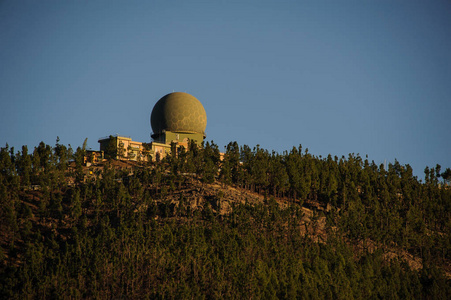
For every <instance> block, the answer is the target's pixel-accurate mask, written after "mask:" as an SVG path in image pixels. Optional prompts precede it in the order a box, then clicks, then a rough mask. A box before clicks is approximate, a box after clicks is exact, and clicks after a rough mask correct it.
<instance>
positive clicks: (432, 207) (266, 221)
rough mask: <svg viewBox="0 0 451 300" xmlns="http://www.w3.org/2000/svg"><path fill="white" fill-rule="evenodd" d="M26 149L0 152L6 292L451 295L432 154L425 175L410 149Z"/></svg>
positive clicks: (441, 192) (0, 283)
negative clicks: (111, 156) (387, 156)
mask: <svg viewBox="0 0 451 300" xmlns="http://www.w3.org/2000/svg"><path fill="white" fill-rule="evenodd" d="M25 150H26V149H22V152H21V153H20V152H18V153H14V151H10V150H9V149H6V148H2V151H1V153H0V154H1V156H0V174H1V177H0V183H1V185H0V198H1V201H2V203H1V204H2V205H1V218H0V221H1V222H0V229H1V230H0V232H1V236H0V245H1V250H2V252H1V253H0V254H1V257H2V262H3V263H2V266H1V280H0V294H1V295H2V296H4V297H9V298H23V297H26V296H27V297H30V296H32V297H38V298H46V297H64V298H68V297H74V298H112V297H132V298H133V297H139V298H143V297H145V296H147V297H150V298H192V297H195V298H199V297H208V298H242V297H245V298H250V297H256V298H262V297H265V298H271V297H278V298H296V297H301V298H306V297H307V298H364V297H365V298H366V297H382V298H417V297H419V298H434V299H438V298H442V299H446V298H448V297H449V296H450V292H451V291H450V271H451V270H450V257H449V253H451V252H450V251H449V250H450V244H449V241H450V236H449V232H451V231H450V230H449V229H450V226H451V222H450V221H449V220H450V216H449V214H450V209H449V208H450V207H451V197H450V193H451V191H450V189H448V188H447V187H446V185H444V184H446V180H447V179H446V178H448V177H446V174H445V172H446V171H445V172H444V173H441V172H440V171H439V170H437V169H439V168H438V167H436V168H434V169H431V170H430V169H428V170H427V174H426V182H425V183H422V182H420V181H418V180H417V179H416V178H415V177H413V176H412V172H411V169H409V166H408V165H407V166H401V165H399V164H397V163H396V162H395V164H393V165H391V166H390V167H389V169H388V171H385V169H383V168H382V167H378V166H375V165H374V163H370V162H368V161H367V160H362V159H361V158H360V157H359V156H355V155H350V156H349V157H348V158H341V159H338V158H332V157H327V158H320V157H315V156H313V155H311V154H309V153H308V152H307V151H305V152H302V151H301V148H300V147H299V148H293V150H292V151H291V152H290V153H285V154H283V155H279V154H276V153H274V152H273V153H269V152H267V151H266V150H263V149H260V148H258V147H256V148H254V149H253V150H250V148H249V147H247V146H243V147H238V146H237V145H236V143H231V144H229V146H228V149H227V152H226V154H225V156H224V160H222V161H221V160H220V159H219V151H217V147H216V146H215V145H214V144H209V143H207V144H206V145H205V147H204V148H201V149H198V148H195V149H192V151H187V152H181V153H178V155H177V156H168V157H167V158H165V159H164V160H163V161H161V162H156V163H147V162H146V163H139V162H131V161H121V160H106V161H103V162H101V163H98V164H92V165H90V166H89V167H88V166H86V165H85V164H84V161H83V159H82V158H83V150H82V149H78V150H77V151H76V152H75V153H74V154H70V155H66V154H67V153H66V154H64V151H62V148H61V145H60V146H59V147H58V145H57V147H50V146H47V145H39V146H38V147H37V148H35V151H34V152H33V154H28V153H27V152H26V151H25ZM63 150H64V149H63ZM69 152H70V151H69ZM70 157H73V158H74V160H72V161H71V160H70V159H69V158H70ZM442 174H445V176H442V177H440V176H441V175H442ZM437 175H440V176H437ZM440 178H443V182H441V181H439V179H440Z"/></svg>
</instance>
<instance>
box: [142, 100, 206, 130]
mask: <svg viewBox="0 0 451 300" xmlns="http://www.w3.org/2000/svg"><path fill="white" fill-rule="evenodd" d="M150 124H151V126H152V130H153V132H154V133H155V134H158V133H161V132H163V131H164V130H166V131H173V132H186V133H202V134H205V128H206V127H207V113H206V112H205V109H204V107H203V106H202V103H200V101H199V100H197V99H196V98H195V97H193V96H191V95H190V94H187V93H181V92H175V93H170V94H167V95H166V96H164V97H163V98H161V99H160V100H158V102H157V103H156V104H155V106H154V108H153V110H152V113H151V114H150Z"/></svg>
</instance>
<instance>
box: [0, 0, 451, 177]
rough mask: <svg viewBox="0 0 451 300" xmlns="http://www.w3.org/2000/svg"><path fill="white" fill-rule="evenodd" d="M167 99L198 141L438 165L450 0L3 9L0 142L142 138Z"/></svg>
mask: <svg viewBox="0 0 451 300" xmlns="http://www.w3.org/2000/svg"><path fill="white" fill-rule="evenodd" d="M172 91H181V92H188V93H190V94H192V95H193V96H195V97H196V98H198V99H199V100H200V101H201V102H202V104H203V105H204V107H205V110H206V111H207V117H208V124H207V130H206V133H207V140H214V142H215V143H216V144H218V145H219V146H220V149H221V150H223V149H224V148H223V147H224V146H225V145H226V144H227V143H228V142H230V141H237V142H238V143H239V144H240V145H243V144H247V145H249V146H251V147H254V146H255V145H257V144H259V145H260V146H261V147H263V148H265V149H268V150H275V151H277V152H280V153H282V152H283V151H284V150H289V149H291V147H292V146H298V145H299V144H302V146H303V147H304V148H309V152H310V153H312V154H314V155H322V156H325V155H327V154H329V153H330V154H332V155H338V156H339V157H340V156H341V155H345V156H347V154H348V153H356V154H357V153H359V154H360V155H361V156H362V157H365V155H368V157H369V159H370V160H374V161H375V162H376V163H378V164H379V163H382V162H383V161H384V160H385V159H386V160H387V162H393V161H394V160H395V158H396V159H397V160H398V161H399V162H400V163H401V164H410V165H411V166H412V167H413V168H414V172H415V174H416V175H418V176H420V177H423V169H424V168H425V166H431V167H432V166H435V164H437V163H439V164H441V165H442V168H443V169H444V168H446V167H451V2H450V1H438V0H437V1H436V0H434V1H426V0H425V1H412V0H409V1H397V0H391V1H380V0H378V1H299V0H295V1H276V0H274V1H261V0H260V1H245V0H242V1H46V0H40V1H12V0H10V1H7V0H5V1H0V105H1V106H0V146H2V147H3V146H4V145H5V144H6V143H8V144H9V145H10V146H14V147H16V150H20V148H21V146H22V145H28V147H29V149H30V151H32V150H33V147H35V146H37V145H38V144H39V142H40V141H44V142H45V143H47V144H50V145H54V144H55V141H56V137H57V136H59V137H60V139H61V143H63V144H66V145H67V144H71V145H72V147H73V148H74V149H75V148H76V147H77V146H81V145H82V143H83V140H84V139H85V138H88V146H89V147H91V148H93V149H98V148H99V145H98V143H97V140H98V138H100V137H103V136H108V135H110V134H120V135H125V136H130V137H131V138H132V139H133V140H137V141H141V142H149V141H150V133H151V128H150V121H149V118H150V112H151V110H152V108H153V106H154V104H155V103H156V101H158V99H160V98H161V97H162V96H164V95H165V94H167V93H170V92H172Z"/></svg>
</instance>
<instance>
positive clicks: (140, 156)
mask: <svg viewBox="0 0 451 300" xmlns="http://www.w3.org/2000/svg"><path fill="white" fill-rule="evenodd" d="M150 125H151V127H152V131H153V133H152V134H151V137H152V140H153V141H152V142H151V143H141V142H136V141H132V140H131V138H130V137H124V136H119V135H116V136H109V137H105V138H101V139H99V143H100V151H104V152H105V154H107V152H109V155H107V156H110V157H114V158H116V159H117V158H123V159H129V160H141V161H148V160H152V161H156V160H160V159H162V158H163V157H165V156H166V155H167V154H168V153H170V151H171V144H175V146H176V147H177V148H180V147H185V148H188V142H189V141H190V140H191V141H193V142H195V143H196V144H198V145H199V146H200V145H201V144H202V142H203V140H204V139H205V137H206V135H205V128H206V127H207V113H206V112H205V109H204V107H203V106H202V103H200V101H199V100H197V99H196V98H195V97H194V96H192V95H190V94H187V93H182V92H174V93H170V94H167V95H165V96H163V97H162V98H161V99H160V100H158V101H157V103H156V104H155V106H154V108H153V109H152V113H151V114H150ZM112 149H115V151H112ZM111 152H114V153H113V154H112V155H111Z"/></svg>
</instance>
